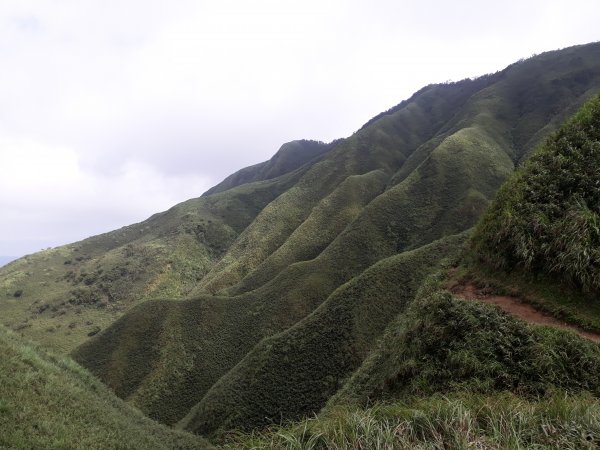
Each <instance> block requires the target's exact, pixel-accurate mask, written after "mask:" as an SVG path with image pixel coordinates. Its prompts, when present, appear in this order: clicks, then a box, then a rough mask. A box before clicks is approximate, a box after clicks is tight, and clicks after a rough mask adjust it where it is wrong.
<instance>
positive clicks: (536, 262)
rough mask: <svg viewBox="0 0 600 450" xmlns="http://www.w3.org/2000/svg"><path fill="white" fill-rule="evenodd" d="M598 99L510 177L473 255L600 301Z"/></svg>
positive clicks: (479, 230)
mask: <svg viewBox="0 0 600 450" xmlns="http://www.w3.org/2000/svg"><path fill="white" fill-rule="evenodd" d="M598 161H600V97H596V98H595V99H594V100H593V101H590V102H588V103H587V104H586V105H585V106H584V108H582V109H581V110H580V111H579V112H578V113H577V114H576V115H575V117H573V118H572V119H570V120H569V121H568V122H567V123H566V124H565V125H564V126H563V127H561V129H560V130H559V131H558V133H557V134H556V135H555V136H554V137H553V139H551V140H549V141H548V142H546V143H545V145H544V146H543V147H542V148H541V149H540V150H539V151H537V152H536V153H535V155H533V156H532V158H530V159H529V160H528V161H527V162H526V163H525V164H524V165H523V167H522V168H521V169H520V170H518V171H517V173H516V174H515V175H514V176H512V177H511V178H510V180H509V182H507V183H506V184H505V185H504V186H503V187H502V189H501V190H500V192H499V193H498V197H497V199H496V201H495V202H494V204H493V206H492V207H491V208H490V209H489V210H488V211H487V213H486V214H485V217H484V218H483V220H482V222H481V223H480V225H479V226H478V228H477V232H476V234H475V236H474V239H473V242H474V251H475V253H476V254H477V255H478V257H479V258H480V260H481V261H482V262H484V263H485V264H488V265H491V266H493V267H494V268H496V269H501V270H507V271H511V270H516V271H526V272H529V273H532V274H550V275H552V276H553V277H555V278H558V279H560V280H561V281H562V282H563V283H566V284H570V285H571V286H572V287H574V288H575V289H579V290H581V291H583V292H585V293H587V294H589V295H590V297H596V298H598V296H600V164H598Z"/></svg>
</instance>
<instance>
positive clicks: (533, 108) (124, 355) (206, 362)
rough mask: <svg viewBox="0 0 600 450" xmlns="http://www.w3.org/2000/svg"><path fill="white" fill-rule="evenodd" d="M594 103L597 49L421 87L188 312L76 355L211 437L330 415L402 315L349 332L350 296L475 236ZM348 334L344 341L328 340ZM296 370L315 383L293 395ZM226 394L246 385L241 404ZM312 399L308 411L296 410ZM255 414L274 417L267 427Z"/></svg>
mask: <svg viewBox="0 0 600 450" xmlns="http://www.w3.org/2000/svg"><path fill="white" fill-rule="evenodd" d="M598 91H600V45H597V44H593V45H589V46H582V47H575V48H570V49H566V50H562V51H558V52H551V53H548V54H544V55H540V56H538V57H535V58H532V59H530V60H527V61H523V62H520V63H517V64H515V65H512V66H510V67H509V68H507V69H506V70H504V71H502V72H499V73H497V74H495V75H491V76H487V77H483V78H479V79H476V80H465V81H463V82H459V83H455V84H447V85H432V86H428V87H426V88H424V89H423V90H421V91H420V92H418V93H417V94H415V95H414V96H413V97H412V98H411V99H409V100H408V101H406V102H403V103H402V104H401V105H399V106H398V107H397V108H393V109H392V110H390V111H389V112H388V113H386V114H383V115H382V116H380V117H378V118H376V119H374V120H373V121H371V122H370V123H369V124H368V125H366V126H365V127H363V128H362V129H361V130H359V131H358V132H357V133H355V134H354V135H353V136H351V137H350V138H348V139H345V140H342V141H340V142H338V143H336V145H335V146H333V148H331V149H330V150H329V151H328V152H326V153H325V154H324V155H322V156H321V157H320V158H318V159H317V160H316V161H315V160H313V161H311V162H310V163H309V166H308V167H307V166H303V167H304V169H303V170H304V172H303V173H302V174H301V175H299V177H298V179H297V180H296V181H295V183H294V184H293V185H292V186H291V187H289V188H288V189H286V190H285V191H283V192H282V193H281V194H280V195H279V196H278V197H277V198H275V199H274V200H273V201H271V202H270V203H268V204H267V205H266V206H265V207H264V208H263V209H262V210H261V211H260V212H259V213H258V214H257V215H256V217H255V219H254V220H253V221H251V222H250V223H249V224H248V225H247V226H246V228H245V229H243V230H242V231H241V232H240V234H239V235H238V236H237V237H236V239H235V240H234V241H233V242H232V244H231V245H230V246H229V248H228V250H227V251H226V252H225V253H224V254H223V255H222V257H221V258H220V259H219V260H218V261H217V262H216V263H215V264H214V265H212V266H211V269H210V270H209V272H208V273H207V274H206V275H205V276H203V277H202V278H201V279H200V281H199V282H198V283H197V284H196V286H195V287H194V288H193V290H192V292H191V298H190V299H189V300H185V301H172V300H161V301H153V302H151V303H143V304H141V305H140V306H138V307H136V308H135V309H134V310H132V311H131V312H130V313H129V314H127V315H126V316H124V317H123V318H122V319H121V320H119V321H118V322H116V323H115V324H114V325H113V326H111V327H109V328H108V329H107V330H106V331H105V332H103V333H101V334H99V335H98V336H97V337H95V338H94V339H92V340H89V341H88V342H86V343H85V344H83V345H82V346H80V347H79V348H78V349H77V350H76V351H75V352H74V353H73V355H74V357H75V358H76V360H77V361H79V362H80V363H81V364H83V365H84V366H85V367H88V368H90V369H91V370H92V371H93V372H94V373H95V374H97V375H98V376H99V377H100V378H101V379H102V380H103V381H105V382H106V383H107V384H108V385H109V386H111V387H112V388H113V389H115V391H116V392H117V393H118V394H119V395H120V396H122V397H124V398H127V399H128V400H129V401H131V402H132V403H133V404H134V405H136V406H138V407H139V408H140V409H141V410H142V411H144V412H146V413H147V414H149V415H150V416H151V417H153V418H157V419H159V420H161V421H163V422H166V423H176V422H178V421H180V420H181V419H183V418H184V417H186V416H187V415H188V414H189V413H190V410H191V409H192V408H193V407H194V405H196V404H198V406H197V407H196V408H194V412H193V414H195V415H196V416H195V417H194V418H193V417H191V416H188V417H186V421H185V422H184V423H185V424H189V427H190V429H196V430H202V431H205V432H214V431H217V430H219V429H221V426H225V427H226V426H227V425H226V424H235V426H244V425H249V424H252V425H260V424H261V423H263V424H265V423H268V422H269V421H271V420H281V419H284V420H285V419H288V418H294V417H298V416H299V415H302V414H310V413H311V412H315V411H318V410H319V409H320V407H321V406H323V404H324V403H325V401H326V400H327V397H328V396H329V395H330V394H331V393H333V392H334V391H335V390H336V388H337V386H338V385H339V383H340V382H341V379H342V378H343V377H345V376H347V375H348V374H350V373H351V372H352V371H353V370H354V368H356V367H357V366H358V365H359V364H360V363H361V361H362V358H364V357H365V356H366V354H367V353H368V351H369V350H370V348H371V345H372V343H373V342H375V341H376V340H377V338H379V337H380V336H381V334H382V333H383V330H384V329H385V326H386V325H387V323H388V321H389V320H391V319H392V318H393V314H391V313H390V315H389V317H388V316H385V315H383V317H382V316H379V315H377V314H375V311H377V307H375V306H374V307H373V308H367V307H365V309H364V310H362V311H361V316H364V317H365V319H364V321H362V320H361V321H359V323H360V324H361V325H356V327H354V328H353V327H349V328H344V326H343V325H342V324H343V323H346V322H345V320H342V319H340V320H339V321H338V320H336V319H335V317H338V316H339V317H354V316H355V315H356V311H355V309H354V308H355V306H353V305H356V302H357V300H356V299H354V297H353V295H355V294H351V292H352V290H351V289H350V288H351V287H352V286H354V285H356V284H360V282H359V281H358V280H361V282H362V280H363V278H362V277H366V276H372V277H374V278H373V279H378V277H381V280H379V281H378V282H377V283H383V284H382V286H386V285H385V283H384V282H383V281H382V280H384V279H385V277H386V275H385V273H386V272H385V270H384V268H385V267H386V266H385V264H384V261H385V260H387V259H388V258H396V257H397V258H399V259H398V260H397V261H396V260H394V259H392V260H390V261H389V262H388V263H389V264H391V261H395V262H398V263H399V261H408V260H410V259H411V258H413V257H414V256H413V255H415V254H416V255H423V253H422V252H426V251H427V249H428V248H429V247H425V246H428V245H429V244H431V243H433V242H435V241H438V240H439V239H442V238H444V237H446V236H450V235H454V234H458V233H460V232H462V231H464V230H466V229H468V228H470V227H472V226H473V225H474V224H475V223H476V221H477V220H478V218H479V217H480V215H481V214H482V213H483V211H484V210H485V209H486V207H487V205H488V204H489V202H490V200H491V199H492V198H493V196H494V195H495V192H496V190H497V189H498V188H499V186H500V185H501V184H502V183H503V181H504V180H505V179H506V178H507V177H508V176H509V174H510V173H511V172H512V171H513V168H514V166H515V164H516V163H518V162H519V161H520V160H521V159H523V158H524V157H525V156H526V155H527V154H528V153H530V152H531V150H532V148H533V147H534V146H535V145H536V144H537V143H538V142H539V141H540V139H542V137H543V136H546V135H547V134H548V133H549V132H550V131H552V130H555V129H556V128H557V126H558V124H559V123H560V121H561V120H563V119H564V118H565V117H566V116H567V115H568V114H570V113H571V112H575V111H576V110H577V108H579V106H580V105H581V104H582V103H583V102H584V101H585V100H587V99H589V98H590V97H591V96H592V95H593V94H595V93H596V92H598ZM525 99H526V100H527V101H525ZM526 124H527V126H526ZM292 173H294V174H295V173H296V172H292ZM274 180H279V178H275V179H274ZM272 182H274V181H273V180H271V181H268V183H272ZM254 185H255V184H250V185H241V186H238V187H236V188H234V189H233V190H231V191H235V190H236V189H241V188H244V187H245V186H246V187H248V186H254ZM231 191H224V192H222V193H220V194H213V195H225V194H228V193H229V192H231ZM203 198H205V199H211V198H212V195H208V196H206V197H203ZM446 248H447V249H449V248H448V247H446ZM413 251H418V252H417V253H412V252H413ZM449 253H451V252H449ZM447 255H448V253H444V252H439V253H438V254H437V255H436V257H435V258H434V259H435V260H436V261H437V262H439V261H441V260H442V259H444V257H446V256H447ZM423 257H424V256H423ZM380 262H381V264H382V265H378V264H377V263H380ZM437 262H430V266H431V267H435V265H436V264H437ZM404 267H405V268H404V269H402V270H400V269H399V268H398V269H397V270H398V273H399V275H398V276H397V278H396V279H395V280H394V281H395V283H396V284H397V285H398V286H400V287H399V289H401V291H400V293H399V294H397V303H395V305H396V306H395V307H394V308H396V310H394V312H398V311H399V310H400V308H401V306H400V305H402V304H403V302H402V301H401V300H400V299H401V298H403V296H407V297H409V296H410V292H411V289H415V286H416V285H417V284H418V280H420V279H422V276H423V272H422V269H421V268H420V267H421V266H419V264H412V263H406V266H404ZM380 270H383V272H381V273H379V271H380ZM386 270H387V269H386ZM365 271H366V272H365ZM413 280H415V281H413ZM387 286H389V285H387ZM373 289H374V290H373V291H372V292H371V294H370V296H371V297H372V298H375V299H377V298H379V296H381V298H385V296H386V295H387V293H388V291H387V289H388V287H385V288H384V287H381V286H378V284H375V287H374V288H373ZM389 292H392V291H389ZM359 298H360V297H359ZM358 303H359V304H361V303H360V302H358ZM382 303H383V301H377V300H375V303H374V305H379V304H382ZM333 305H336V306H335V308H334V307H333ZM363 306H364V304H363ZM369 316H372V322H369V320H368V319H366V318H368V317H369ZM325 323H334V324H337V325H335V326H334V327H333V329H332V330H330V331H328V333H329V335H327V333H325V332H324V331H323V330H321V331H317V330H318V329H319V324H325ZM336 327H337V328H336ZM329 328H331V326H329ZM324 329H327V327H324ZM360 330H368V333H370V335H369V338H368V339H364V338H363V337H361V335H360V333H361V331H360ZM338 332H339V336H344V338H343V339H342V338H341V337H339V338H336V339H334V338H333V337H332V336H333V335H335V334H336V333H338ZM362 332H365V331H362ZM310 333H312V334H313V335H314V336H312V335H310ZM318 334H322V335H323V336H322V337H321V338H319V337H318V336H317V335H318ZM309 335H310V336H309ZM142 337H148V338H145V339H141V338H142ZM292 342H293V344H292ZM325 343H326V344H325ZM361 346H362V347H361ZM357 348H359V349H360V350H357ZM309 349H314V352H312V353H310V352H309ZM349 349H351V350H349ZM295 353H298V354H302V355H306V354H309V353H310V358H312V359H313V360H315V361H325V360H327V359H328V358H329V357H331V355H334V356H336V357H337V356H338V355H339V354H345V353H350V354H349V355H348V356H344V358H343V359H344V361H343V364H341V367H340V369H339V371H336V370H332V369H327V368H326V367H323V371H322V373H321V375H316V374H314V380H313V379H311V376H312V374H311V370H312V369H311V368H310V367H308V366H307V367H306V368H304V369H302V370H299V369H298V367H297V364H296V363H297V362H298V359H297V358H293V357H291V356H289V355H288V357H287V361H286V358H284V357H282V355H284V354H295ZM307 364H308V363H307ZM271 368H273V370H276V372H273V373H271ZM290 373H296V374H297V378H295V379H296V380H305V381H306V384H303V383H299V384H294V383H291V382H289V383H288V382H286V380H285V378H286V376H285V375H286V374H290ZM309 374H310V375H309ZM219 380H220V381H219ZM274 380H282V382H281V383H277V382H274ZM217 382H218V383H217ZM228 384H231V386H234V385H235V386H240V388H239V389H236V390H235V392H234V389H232V388H230V387H228V386H227V385H228ZM316 384H318V385H319V386H320V388H319V389H317V390H316V391H314V386H315V385H316ZM309 391H311V392H313V391H314V393H313V394H311V395H312V396H311V398H310V399H307V400H306V402H305V403H304V404H301V405H298V404H295V403H294V402H293V401H291V400H290V399H293V398H294V396H295V395H296V394H297V393H299V392H303V393H307V392H309ZM273 399H279V400H273ZM255 410H256V411H261V412H262V413H264V414H262V416H261V418H260V420H256V416H255V415H254V413H253V412H252V411H255ZM211 414H214V416H215V417H218V418H219V419H218V420H213V419H211V417H210V416H211ZM217 422H219V423H217Z"/></svg>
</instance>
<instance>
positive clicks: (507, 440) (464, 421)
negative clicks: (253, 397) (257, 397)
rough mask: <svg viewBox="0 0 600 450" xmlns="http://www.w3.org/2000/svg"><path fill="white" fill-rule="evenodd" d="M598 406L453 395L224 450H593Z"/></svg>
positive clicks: (324, 421)
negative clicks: (522, 449)
mask: <svg viewBox="0 0 600 450" xmlns="http://www.w3.org/2000/svg"><path fill="white" fill-rule="evenodd" d="M599 445H600V402H599V401H598V399H596V398H593V397H591V396H587V395H583V396H574V397H571V396H566V395H564V394H563V393H555V394H553V395H551V396H549V397H548V398H545V399H543V400H541V401H529V400H526V399H523V398H521V397H518V396H515V395H511V394H506V393H503V394H496V395H493V396H489V397H486V396H482V395H478V394H471V393H468V392H467V393H456V394H452V395H450V396H439V395H435V396H432V397H427V398H424V399H411V400H410V401H405V402H400V403H394V404H383V405H382V404H380V405H376V406H373V407H371V408H367V409H355V408H338V409H336V410H335V411H331V413H330V414H327V415H325V416H323V417H318V418H311V419H307V420H305V421H303V422H300V423H297V424H293V425H292V424H290V425H287V426H283V427H273V428H271V429H268V430H266V431H264V432H254V433H248V434H244V433H237V434H233V435H231V436H229V438H228V440H227V441H226V443H225V445H224V446H223V448H226V449H263V448H270V449H289V450H317V449H318V450H326V449H367V448H368V449H382V450H383V449H399V450H414V449H436V450H437V449H439V450H446V449H465V450H466V449H470V448H476V449H508V448H510V449H518V448H527V449H538V448H539V449H550V448H555V449H558V448H559V449H573V450H575V449H596V448H598V446H599Z"/></svg>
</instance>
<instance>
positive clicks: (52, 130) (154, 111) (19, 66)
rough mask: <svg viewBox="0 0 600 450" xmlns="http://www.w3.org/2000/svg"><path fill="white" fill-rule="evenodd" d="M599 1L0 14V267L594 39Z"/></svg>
mask: <svg viewBox="0 0 600 450" xmlns="http://www.w3.org/2000/svg"><path fill="white" fill-rule="evenodd" d="M599 18H600V2H598V1H596V0H589V1H583V0H570V1H568V2H567V1H564V0H560V1H555V0H545V1H527V0H517V1H513V0H505V1H502V2H497V1H496V2H482V1H481V0H473V1H471V0H469V1H461V0H455V1H453V2H446V1H438V2H433V1H426V0H417V1H399V0H368V1H367V0H363V1H351V0H350V1H341V0H340V1H337V0H333V1H328V0H302V1H285V0H278V1H267V0H253V1H248V0H246V1H243V0H238V1H228V0H220V1H210V2H209V1H202V0H169V1H164V0H160V1H158V0H72V1H66V0H64V1H63V0H37V1H36V0H1V1H0V64H1V66H0V168H1V170H2V175H1V176H0V210H1V211H2V216H1V220H0V255H14V256H20V255H23V254H26V253H31V252H34V251H37V250H40V249H43V248H47V247H49V246H56V245H59V244H64V243H68V242H73V241H76V240H79V239H82V238H84V237H87V236H89V235H92V234H97V233H100V232H105V231H110V230H112V229H115V228H118V227H120V226H123V225H127V224H130V223H133V222H139V221H141V220H143V219H145V218H147V217H148V216H149V215H151V214H153V213H155V212H158V211H162V210H165V209H167V208H169V207H170V206H172V205H174V204H175V203H178V202H180V201H183V200H186V199H188V198H192V197H197V196H199V195H200V194H202V192H204V191H205V190H206V189H208V188H209V187H210V186H212V185H214V184H216V183H217V182H219V181H220V180H221V179H222V178H224V177H225V176H226V175H228V174H229V173H231V172H233V171H235V170H237V169H239V168H241V167H243V166H247V165H250V164H254V163H257V162H260V161H263V160H265V159H268V158H269V157H270V156H271V155H272V154H273V153H275V151H277V149H278V148H279V146H280V145H281V144H282V143H283V142H286V141H290V140H293V139H301V138H307V139H318V140H322V141H330V140H332V139H334V138H338V137H345V136H348V135H350V134H352V132H354V131H355V130H357V129H358V128H359V127H360V126H361V125H362V124H363V123H364V122H365V121H367V120H368V119H369V118H371V117H372V116H374V115H375V114H377V113H379V112H381V111H383V110H386V109H388V108H390V107H391V106H393V105H395V104H397V103H399V102H400V101H401V100H403V99H405V98H407V97H409V96H410V95H411V94H412V93H413V92H414V91H416V90H417V89H419V88H420V87H422V86H424V85H426V84H429V83H433V82H443V81H447V80H460V79H462V78H465V77H474V76H478V75H482V74H485V73H489V72H495V71H497V70H501V69H502V68H504V67H505V66H506V65H508V64H510V63H512V62H514V61H516V60H517V59H519V58H522V57H528V56H530V55H532V54H533V53H541V52H543V51H546V50H552V49H556V48H563V47H567V46H570V45H575V44H583V43H587V42H592V41H597V40H600V31H599V30H600V29H599V28H598V19H599Z"/></svg>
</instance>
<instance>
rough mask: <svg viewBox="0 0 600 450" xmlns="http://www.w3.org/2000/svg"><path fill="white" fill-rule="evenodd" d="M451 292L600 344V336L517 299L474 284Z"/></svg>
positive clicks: (452, 288)
mask: <svg viewBox="0 0 600 450" xmlns="http://www.w3.org/2000/svg"><path fill="white" fill-rule="evenodd" d="M449 290H450V292H452V293H453V294H454V295H456V296H457V297H461V298H464V299H466V300H477V301H480V302H483V303H489V304H492V305H498V306H499V307H500V308H502V310H504V311H506V312H507V313H509V314H511V315H513V316H516V317H519V318H520V319H523V320H524V321H525V322H527V323H532V324H537V325H548V326H551V327H555V328H562V329H564V330H573V331H575V332H576V333H577V334H578V335H580V336H582V337H584V338H586V339H589V340H591V341H594V342H598V343H600V334H598V333H594V332H590V331H585V330H582V329H581V328H579V327H577V326H575V325H571V324H568V323H566V322H563V321H561V320H559V319H556V318H555V317H552V316H550V315H548V314H546V313H544V312H542V311H539V310H537V309H535V308H534V307H533V306H531V305H529V304H528V303H524V302H523V301H522V300H520V299H519V298H517V297H511V296H508V295H495V294H491V293H488V292H486V291H485V290H484V289H480V288H478V287H476V286H475V285H474V284H472V283H466V284H458V285H455V286H451V287H449Z"/></svg>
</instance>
